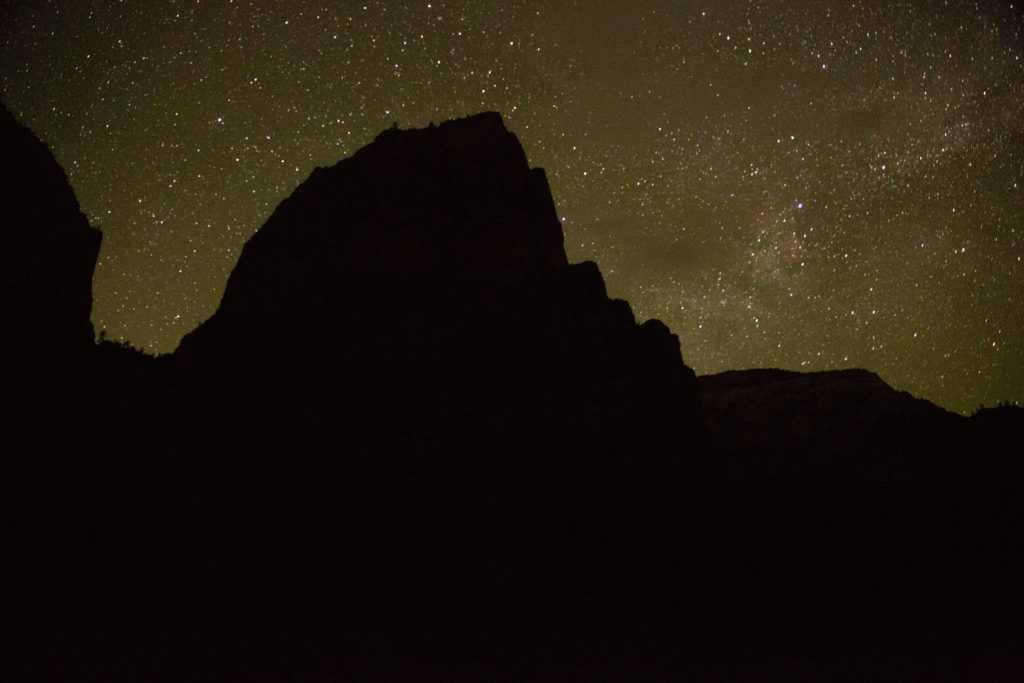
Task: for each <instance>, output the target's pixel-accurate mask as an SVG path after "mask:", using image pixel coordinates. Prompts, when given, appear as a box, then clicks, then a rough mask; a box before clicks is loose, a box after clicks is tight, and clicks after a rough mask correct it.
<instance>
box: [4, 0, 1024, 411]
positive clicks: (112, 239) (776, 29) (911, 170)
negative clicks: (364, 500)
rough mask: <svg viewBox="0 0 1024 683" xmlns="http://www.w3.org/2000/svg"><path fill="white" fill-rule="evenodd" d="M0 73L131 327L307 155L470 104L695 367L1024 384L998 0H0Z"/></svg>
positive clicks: (1023, 88) (112, 323)
mask: <svg viewBox="0 0 1024 683" xmlns="http://www.w3.org/2000/svg"><path fill="white" fill-rule="evenodd" d="M0 97H2V98H3V100H4V101H5V102H6V104H7V105H8V107H9V108H10V109H11V111H12V112H13V113H14V114H15V116H16V117H18V118H19V120H20V121H21V122H22V123H24V124H25V125H27V126H29V127H30V128H32V129H33V130H34V131H35V133H36V134H37V135H38V136H39V137H41V138H42V139H43V140H45V141H46V142H47V143H48V144H49V146H50V147H51V149H52V150H53V151H54V154H55V155H56V157H57V159H58V161H59V162H60V163H61V164H62V165H63V166H64V168H65V169H66V170H67V172H68V175H69V177H70V180H71V183H72V185H73V186H74V188H75V191H76V193H77V195H78V198H79V201H80V203H81V204H82V208H83V210H84V211H85V212H86V214H87V215H88V216H89V219H90V221H91V222H92V223H93V224H94V225H96V226H97V227H99V228H101V229H102V230H103V231H104V242H103V247H102V251H101V254H100V260H99V263H98V265H97V269H96V276H95V280H94V298H95V303H94V307H93V321H94V324H95V326H96V328H97V330H99V329H106V330H107V331H108V334H109V335H110V337H112V338H121V339H129V340H131V341H132V342H134V343H135V344H136V345H139V346H145V347H146V348H148V349H149V350H152V351H158V352H169V351H172V350H173V349H174V347H175V346H176V345H177V343H178V341H179V340H180V338H181V337H182V336H183V335H184V334H185V333H187V332H188V331H190V330H191V329H193V328H194V327H196V325H198V324H199V323H200V322H201V321H202V320H204V319H205V318H207V317H208V316H209V315H211V314H212V313H213V311H214V310H215V309H216V307H217V304H218V302H219V299H220V295H221V293H222V291H223V287H224V284H225V282H226V280H227V277H228V274H229V273H230V271H231V269H232V267H233V266H234V264H235V262H236V260H237V258H238V254H239V251H240V250H241V247H242V245H243V244H244V243H245V241H246V239H248V237H249V236H250V235H251V234H252V233H253V232H254V231H255V230H256V229H257V228H258V227H259V226H260V225H261V224H262V222H263V221H264V220H265V219H266V218H267V217H268V216H269V214H270V212H271V211H273V209H274V207H275V206H276V205H277V203H278V202H280V201H281V200H282V199H284V198H285V197H286V196H288V195H289V194H290V193H291V191H292V190H293V189H294V188H295V186H296V185H298V184H299V183H300V182H301V181H302V180H303V179H304V178H305V177H306V176H307V175H308V174H309V173H310V171H312V169H313V168H314V167H315V166H318V165H320V166H326V165H331V164H333V163H335V162H337V161H338V160H340V159H341V158H343V157H345V156H348V155H350V154H352V153H353V152H355V151H356V150H357V149H358V148H359V147H361V146H363V145H365V144H366V143H368V142H370V141H371V140H372V139H373V138H374V137H375V136H376V134H377V133H378V132H380V131H381V130H383V129H385V128H389V127H390V126H391V125H392V124H393V123H394V122H397V123H398V124H399V126H400V127H403V128H406V127H421V126H425V125H427V124H429V123H430V122H432V121H433V122H439V121H442V120H445V119H448V118H452V117H458V116H464V115H467V114H471V113H475V112H477V111H481V110H497V111H500V112H502V114H503V115H504V117H505V121H506V125H507V126H508V127H509V129H510V130H512V131H513V132H515V133H516V134H517V135H518V136H519V138H520V140H521V141H522V143H523V145H524V147H525V148H526V152H527V155H528V157H529V159H530V161H531V164H532V165H535V166H542V167H544V168H545V169H546V170H547V172H548V177H549V180H550V182H551V186H552V192H553V194H554V196H555V202H556V204H557V206H558V208H559V212H560V214H561V216H562V217H563V226H564V230H565V236H566V250H567V252H568V254H569V257H570V260H572V261H580V260H585V259H592V260H595V261H597V263H598V264H599V265H600V267H601V269H602V272H603V273H604V275H605V278H606V280H607V282H608V286H609V293H610V294H611V295H612V296H616V297H620V298H624V299H627V300H629V301H630V302H631V303H632V304H633V307H634V310H635V311H636V313H637V316H638V318H641V319H645V318H652V317H657V318H660V319H661V320H663V321H664V322H665V323H666V324H668V325H669V327H670V328H671V329H672V330H673V332H675V333H676V334H678V335H679V338H680V342H681V345H682V352H683V357H684V359H685V360H686V362H687V363H688V364H689V365H691V366H692V367H694V368H695V369H696V370H697V371H698V372H699V373H706V372H716V371H720V370H725V369H738V368H747V367H782V368H791V369H798V370H822V369H828V368H840V367H864V368H867V369H869V370H872V371H875V372H877V373H878V374H879V375H880V376H881V377H882V378H883V379H884V380H886V381H887V382H889V383H890V384H892V385H893V386H895V387H896V388H898V389H902V390H906V391H910V392H911V393H913V394H915V395H917V396H921V397H924V398H928V399H930V400H932V401H935V402H936V403H939V404H940V405H942V406H944V407H946V408H949V409H952V410H958V411H962V412H970V411H973V410H974V409H976V408H977V407H978V405H979V404H982V403H984V404H986V405H993V404H995V403H997V402H999V401H1005V400H1015V401H1024V307H1022V295H1024V11H1022V7H1021V6H1020V5H1019V4H1017V3H1014V2H1006V1H1002V2H996V1H986V2H963V1H954V0H949V1H947V2H942V1H936V2H898V1H897V2H881V1H877V0H872V1H870V2H853V1H850V0H847V1H845V2H816V1H815V2H811V1H809V0H790V1H787V2H782V1H780V2H773V1H749V2H729V3H724V2H696V1H689V2H673V1H670V0H640V1H636V2H630V3H597V2H584V1H582V0H580V1H577V2H570V1H566V2H504V3H496V2H484V1H476V2H472V1H468V2H442V1H433V2H423V1H418V2H336V3H312V2H288V3H284V2H281V3H255V2H240V1H236V2H228V1H226V0H225V1H224V2H205V1H190V2H171V1H166V2H160V3H152V2H118V3H72V2H45V3H44V2H38V3H23V2H0Z"/></svg>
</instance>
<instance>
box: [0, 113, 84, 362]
mask: <svg viewBox="0 0 1024 683" xmlns="http://www.w3.org/2000/svg"><path fill="white" fill-rule="evenodd" d="M101 239H102V234H101V233H100V231H99V230H97V229H95V228H93V227H91V226H90V225H89V222H88V220H87V219H86V217H85V215H84V214H83V213H82V212H81V210H80V209H79V207H78V201H77V200H76V199H75V193H74V191H73V190H72V189H71V186H70V185H69V184H68V179H67V176H66V175H65V174H64V171H63V169H61V167H60V166H59V165H58V164H57V162H56V160H55V159H54V158H53V155H52V154H51V153H50V150H49V149H48V148H47V147H46V145H44V144H43V143H42V142H41V141H40V140H39V139H38V138H36V136H35V135H33V133H32V132H31V131H29V130H28V129H27V128H25V127H24V126H22V125H20V124H19V123H18V122H17V121H15V119H14V117H13V116H12V115H11V113H10V112H9V111H8V110H7V108H6V107H4V106H2V105H0V241H2V243H3V248H2V249H0V319H3V321H4V324H5V326H8V327H7V329H9V330H10V331H11V332H10V334H4V335H3V340H2V341H0V344H3V345H4V346H3V348H4V350H7V349H10V350H11V351H14V350H15V349H17V353H25V352H29V353H33V354H54V353H56V354H66V353H70V352H75V351H78V352H81V351H82V350H83V349H85V348H87V347H89V346H90V345H91V344H92V342H93V329H92V323H91V322H90V321H89V314H90V311H91V309H92V275H93V269H94V268H95V266H96V257H97V256H98V254H99V249H100V240H101Z"/></svg>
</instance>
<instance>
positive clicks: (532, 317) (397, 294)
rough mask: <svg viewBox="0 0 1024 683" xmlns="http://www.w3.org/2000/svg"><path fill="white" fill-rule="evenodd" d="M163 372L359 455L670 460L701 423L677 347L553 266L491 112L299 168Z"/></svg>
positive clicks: (530, 183) (537, 198)
mask: <svg viewBox="0 0 1024 683" xmlns="http://www.w3.org/2000/svg"><path fill="white" fill-rule="evenodd" d="M175 358H176V359H177V361H178V362H179V363H181V365H182V367H183V368H184V373H185V374H186V375H189V376H193V377H195V378H196V381H197V382H200V383H212V384H222V385H224V386H234V387H243V386H244V387H246V391H245V392H244V393H243V395H244V396H251V397H258V398H256V399H255V400H257V401H258V402H259V405H254V406H253V410H254V411H255V412H256V413H257V414H265V415H270V414H278V411H282V410H283V411H285V412H287V413H288V414H294V413H295V412H296V411H300V412H301V413H302V414H303V416H304V418H305V419H313V418H314V417H315V416H319V418H318V420H317V421H319V422H320V423H321V424H323V423H328V422H329V423H330V425H331V428H330V429H331V430H332V432H333V433H334V434H335V435H337V436H340V437H341V438H342V439H343V440H348V441H350V442H353V443H354V442H364V443H369V442H371V441H372V442H373V443H374V444H375V447H376V446H377V445H379V444H380V441H381V437H383V438H384V439H385V440H392V441H393V443H394V445H395V446H396V447H399V448H401V449H403V450H408V449H409V447H410V445H411V444H415V448H416V449H428V450H429V449H431V448H434V446H431V444H432V443H434V444H437V445H438V446H439V445H440V444H441V443H448V440H451V439H454V440H455V441H457V442H458V443H460V444H465V443H466V438H467V431H468V432H470V433H472V434H473V437H472V438H473V439H482V441H478V442H477V443H478V445H481V446H482V445H485V444H486V445H487V446H494V445H500V444H506V443H512V442H515V441H521V440H522V439H523V435H524V434H529V435H530V437H529V440H530V442H531V444H532V445H531V446H530V447H531V448H537V447H541V448H544V449H551V448H557V449H562V448H566V447H574V446H573V444H577V445H579V444H583V443H588V444H591V445H597V444H600V446H601V448H603V449H619V450H623V451H625V450H630V451H633V450H636V449H638V448H640V449H648V448H650V447H652V446H654V445H657V446H658V449H659V450H661V451H666V449H667V450H678V448H679V447H683V446H684V444H685V442H686V440H691V441H692V434H693V433H694V428H695V427H696V426H697V424H698V422H699V417H698V409H697V397H696V381H695V377H694V375H693V372H692V371H691V370H690V369H689V368H687V367H686V366H685V365H684V364H683V362H682V359H681V357H680V354H679V344H678V340H677V338H676V337H675V336H674V335H672V334H671V333H670V332H669V331H668V329H667V328H666V327H665V326H664V325H662V324H660V323H658V322H654V321H652V322H648V323H646V324H645V325H637V324H636V321H635V319H634V317H633V313H632V311H631V309H630V307H629V305H628V304H627V303H626V302H624V301H613V300H610V299H609V298H608V297H607V295H606V293H605V288H604V282H603V280H602V278H601V275H600V273H599V272H598V269H597V266H596V265H595V264H593V263H583V264H578V265H569V264H568V262H567V259H566V255H565V251H564V249H563V247H562V232H561V225H560V222H559V220H558V217H557V215H556V212H555V207H554V203H553V200H552V197H551V193H550V190H549V189H548V184H547V181H546V179H545V176H544V172H543V171H542V170H540V169H531V168H530V167H529V165H528V163H527V160H526V156H525V154H524V153H523V150H522V147H521V146H520V144H519V142H518V140H517V139H516V137H515V136H514V135H513V134H512V133H510V132H509V131H507V130H506V128H505V126H504V124H503V122H502V120H501V117H500V116H499V115H498V114H494V113H488V114H479V115H476V116H472V117H469V118H466V119H461V120H457V121H450V122H447V123H443V124H441V125H440V126H431V127H430V128H427V129H423V130H409V131H404V130H389V131H386V132H384V133H382V134H381V135H380V136H379V137H378V138H377V139H376V140H375V141H374V142H373V143H372V144H371V145H369V146H367V147H365V148H363V149H361V150H359V151H358V152H357V153H356V154H355V155H354V156H352V157H351V158H349V159H346V160H344V161H342V162H340V163H339V164H337V165H336V166H333V167H331V168H327V169H317V170H315V171H314V172H313V173H312V175H311V176H310V177H309V178H308V179H307V180H306V181H305V182H304V183H302V184H301V185H300V186H299V187H298V188H297V189H296V190H295V192H294V193H293V194H292V196H291V197H289V198H288V199H286V200H285V201H284V202H282V203H281V205H280V206H279V207H278V208H277V210H276V211H275V212H274V213H273V215H272V216H271V217H270V219H269V220H268V221H267V223H266V224H265V225H264V226H263V227H262V228H260V230H259V231H258V232H257V233H256V234H255V235H254V236H253V237H252V239H251V240H250V241H249V243H248V244H246V246H245V248H244V249H243V251H242V254H241V257H240V259H239V262H238V265H237V267H236V268H235V270H234V271H233V272H232V274H231V277H230V279H229V281H228V284H227V287H226V290H225V293H224V297H223V300H222V302H221V305H220V307H219V309H218V310H217V312H216V313H215V314H214V315H213V317H212V318H210V319H209V320H208V321H206V322H205V323H203V324H202V325H201V326H200V327H199V328H198V329H197V330H195V331H194V332H193V333H191V334H190V335H188V336H187V337H186V338H185V339H184V340H183V341H182V343H181V345H180V347H179V349H178V350H177V351H176V353H175ZM396 415H401V419H400V420H397V422H398V424H395V422H396V420H395V419H394V417H395V416H396ZM349 418H351V419H349ZM439 439H440V440H439ZM449 445H450V444H449ZM445 447H447V446H445Z"/></svg>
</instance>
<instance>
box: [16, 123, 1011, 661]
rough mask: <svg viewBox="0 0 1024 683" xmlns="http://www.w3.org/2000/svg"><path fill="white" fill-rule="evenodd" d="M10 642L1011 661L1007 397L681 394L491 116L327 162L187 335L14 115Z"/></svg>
mask: <svg viewBox="0 0 1024 683" xmlns="http://www.w3.org/2000/svg"><path fill="white" fill-rule="evenodd" d="M0 129H2V130H0V153H2V160H0V173H2V176H3V177H2V178H0V181H2V183H0V192H2V193H3V196H2V197H0V199H2V201H3V206H4V213H3V215H2V216H0V235H2V238H3V240H4V243H5V245H7V246H6V247H5V250H4V252H3V254H2V259H3V260H2V261H0V266H2V272H0V278H2V280H0V284H2V289H0V297H2V298H0V306H2V311H0V314H2V315H3V317H4V319H5V320H12V321H14V322H15V325H14V326H13V327H12V328H11V330H12V332H10V333H8V334H5V335H4V338H3V340H2V342H0V344H2V345H0V352H2V357H0V362H2V364H3V374H2V379H0V381H2V382H3V384H2V385H0V389H2V391H3V396H4V406H5V409H4V415H3V423H2V424H0V430H2V431H0V439H2V441H0V443H2V444H3V460H2V462H3V465H2V466H3V472H2V475H3V479H2V481H3V488H4V490H3V503H2V505H3V511H4V519H5V520H7V522H6V523H5V531H6V532H7V533H8V535H9V540H8V542H7V543H6V544H5V547H6V548H7V549H8V552H7V553H6V556H7V558H8V564H9V565H10V568H11V569H12V571H11V576H12V577H13V578H11V579H9V580H8V582H7V583H6V584H5V591H4V592H5V594H6V597H5V607H4V609H3V619H4V621H5V622H6V623H5V626H6V627H7V629H6V631H7V632H8V633H13V634H14V637H12V638H9V639H5V641H4V642H3V644H2V645H0V648H2V649H0V654H2V657H3V660H4V662H5V664H6V665H8V666H11V667H14V669H15V670H16V671H17V672H18V674H19V678H24V679H42V680H47V679H50V680H92V679H96V680H111V679H132V680H196V679H216V680H227V679H243V680H244V679H248V680H261V679H262V680H282V679H313V680H344V679H350V678H352V679H359V680H365V679H367V678H369V679H374V678H378V679H383V680H395V679H417V680H419V679H437V680H451V679H453V678H454V679H459V678H463V679H499V680H501V679H516V680H519V679H531V680H532V679H559V680H566V679H570V680H571V679H640V680H644V679H668V680H678V679H680V678H682V679H686V678H690V679H694V680H706V679H727V680H759V679H764V680H821V679H842V680H864V679H867V678H875V679H878V678H881V679H889V680H908V679H920V680H950V681H953V680H971V679H973V680H1016V678H1017V676H1018V675H1019V674H1020V672H1021V667H1022V665H1024V661H1022V659H1021V657H1020V655H1019V654H1018V648H1019V646H1020V645H1021V644H1022V642H1024V639H1022V637H1021V636H1022V634H1024V621H1022V618H1021V615H1022V614H1024V600H1022V598H1024V594H1022V589H1021V579H1020V576H1021V572H1020V569H1021V559H1022V548H1021V540H1020V539H1021V535H1020V529H1021V523H1022V522H1024V515H1022V512H1024V503H1022V496H1021V492H1022V491H1024V488H1022V484H1024V471H1022V459H1021V458H1020V456H1019V453H1018V451H1019V443H1020V440H1021V436H1022V434H1024V429H1022V419H1021V411H1020V410H1019V409H1017V408H1013V407H1001V408H995V409H989V410H984V411H981V412H979V413H978V414H977V415H975V416H973V417H971V418H964V417H960V416H957V415H952V414H950V413H947V412H945V411H943V410H941V409H940V408H938V407H936V406H934V405H932V404H930V403H927V402H925V401H920V400H918V399H914V398H913V397H911V396H909V395H907V394H903V393H899V392H896V391H894V390H893V389H891V388H890V387H888V386H887V385H885V384H884V383H883V382H882V381H881V380H879V379H878V378H877V377H875V376H874V375H872V374H870V373H867V372H864V371H858V370H851V371H840V372H830V373H816V374H815V373H812V374H798V373H789V372H783V371H746V372H734V373H724V374H722V375H715V376H710V377H701V378H697V377H696V376H695V375H694V373H693V371H692V370H691V369H690V368H689V367H687V366H686V365H685V364H684V362H683V360H682V357H681V355H680V349H679V343H678V340H677V338H676V337H675V336H674V335H673V334H671V332H670V331H669V330H668V329H667V328H666V327H665V326H664V325H662V324H661V323H660V322H658V321H648V322H646V323H644V324H642V325H638V324H637V323H636V321H635V319H634V317H633V313H632V311H631V309H630V307H629V304H627V303H626V302H624V301H618V300H612V299H609V298H608V296H607V294H606V293H605V289H604V283H603V280H602V277H601V274H600V272H599V271H598V268H597V266H596V265H595V264H593V263H581V264H569V263H568V262H567V260H566V256H565V252H564V250H563V248H562V233H561V227H560V224H559V221H558V218H557V215H556V211H555V207H554V204H553V202H552V199H551V195H550V192H549V190H548V186H547V181H546V179H545V177H544V173H543V171H541V170H539V169H531V168H530V167H529V165H528V163H527V160H526V158H525V156H524V154H523V151H522V149H521V147H520V146H519V143H518V141H517V140H516V138H515V136H513V135H512V134H511V133H509V132H508V131H507V130H506V129H505V127H504V124H503V123H502V120H501V118H500V117H499V116H498V115H497V114H481V115H478V116H474V117H470V118H468V119H462V120H459V121H453V122H448V123H445V124H442V125H440V126H437V127H433V126H432V127H430V128H428V129H424V130H413V131H387V132H385V133H382V134H381V135H380V136H379V137H378V139H377V140H376V141H375V142H374V143H373V144H371V145H369V146H368V147H366V148H364V149H362V150H360V151H359V152H357V153H356V154H355V155H354V156H353V157H351V158H349V159H346V160H344V161H342V162H340V163H339V164H337V165H336V166H334V167H331V168H327V169H317V170H316V171H314V172H313V174H312V175H311V176H310V177H309V178H308V179H307V180H306V181H305V182H304V183H303V184H302V185H300V186H299V187H298V188H297V189H296V190H295V192H294V193H293V195H292V196H291V197H289V198H288V199H286V200H285V201H284V202H282V203H281V205H280V206H279V207H278V208H277V210H276V211H275V212H274V214H273V215H272V216H271V218H270V219H269V220H268V221H267V223H266V224H265V225H264V226H263V227H262V228H261V229H260V230H259V231H258V232H257V233H256V234H255V235H254V236H253V238H252V239H251V240H250V241H249V243H248V244H247V245H246V247H245V249H244V250H243V252H242V255H241V257H240V259H239V262H238V265H237V267H236V268H235V270H234V271H233V273H232V275H231V277H230V279H229V281H228V284H227V287H226V291H225V294H224V298H223V300H222V302H221V305H220V308H219V309H218V311H217V312H216V313H215V314H214V315H213V316H212V317H211V318H210V319H209V320H208V321H207V322H205V323H203V324H202V325H201V326H200V327H199V328H197V329H196V330H195V331H193V332H192V333H191V334H189V335H188V336H186V338H185V339H184V340H183V341H182V343H181V346H180V347H179V349H178V350H177V351H176V352H175V353H174V354H171V355H167V356H162V357H159V358H153V357H150V356H147V355H144V354H141V353H139V352H137V351H135V350H134V349H133V348H131V347H130V345H128V344H123V343H114V342H109V341H101V342H100V343H94V341H93V334H92V330H91V325H90V323H89V309H90V306H91V276H92V269H93V267H94V265H95V259H96V254H97V251H98V246H99V239H100V235H99V232H98V231H96V230H95V229H94V228H92V227H90V226H89V224H88V222H87V221H86V219H85V217H84V216H83V215H82V214H81V212H80V211H79V209H78V205H77V202H76V201H75V199H74V194H73V192H72V191H71V188H70V187H69V186H68V184H67V180H66V177H65V176H64V174H63V172H62V171H61V170H60V168H59V167H58V166H57V165H56V163H55V162H54V161H53V158H52V156H51V155H50V154H49V152H48V151H47V150H46V148H45V146H44V145H43V144H42V143H40V142H39V141H38V140H36V139H35V138H34V136H32V135H31V133H29V132H28V131H27V130H26V129H24V128H22V127H20V126H19V125H18V124H17V123H16V122H15V121H14V120H13V118H11V117H10V115H9V114H8V113H7V112H6V111H3V112H0Z"/></svg>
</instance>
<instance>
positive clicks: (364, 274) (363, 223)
mask: <svg viewBox="0 0 1024 683" xmlns="http://www.w3.org/2000/svg"><path fill="white" fill-rule="evenodd" d="M566 263H567V262H566V257H565V252H564V250H563V248H562V232H561V225H560V224H559V221H558V218H557V215H556V213H555V207H554V203H553V201H552V199H551V194H550V190H549V189H548V185H547V180H546V178H545V176H544V172H543V171H542V170H540V169H533V170H531V169H530V168H529V166H528V164H527V161H526V156H525V154H524V153H523V150H522V147H521V146H520V145H519V142H518V140H517V139H516V137H515V136H514V135H513V134H512V133H510V132H508V131H507V130H506V128H505V126H504V124H503V122H502V120H501V117H500V116H499V115H498V114H495V113H486V114H479V115H476V116H472V117H469V118H465V119H460V120H457V121H449V122H446V123H443V124H441V125H440V126H431V127H430V128H426V129H422V130H409V131H405V130H394V129H393V130H388V131H385V132H384V133H381V134H380V135H379V136H378V137H377V139H376V140H375V141H374V142H373V143H372V144H370V145H368V146H367V147H365V148H363V149H361V150H359V151H358V152H357V153H356V154H355V155H353V156H352V157H351V158H349V159H345V160H343V161H341V162H340V163H338V164H336V165H335V166H332V167H330V168H326V169H325V168H317V169H316V170H314V171H313V173H312V174H311V175H310V176H309V178H308V179H307V180H306V181H305V182H303V183H302V184H301V185H300V186H299V187H298V188H297V189H296V190H295V192H294V193H293V194H292V195H291V196H290V197H289V198H287V199H286V200H285V201H283V202H282V203H281V204H280V206H278V208H277V209H276V210H275V211H274V213H273V215H272V216H271V217H270V219H269V220H268V221H267V223H266V224H265V225H264V226H263V227H261V228H260V230H259V231H258V232H257V233H256V234H255V235H254V236H253V237H252V239H251V240H250V241H249V243H247V244H246V246H245V248H244V249H243V251H242V255H241V257H240V259H239V262H238V265H237V267H236V268H235V270H234V271H233V272H232V274H231V277H230V279H229V280H228V284H227V287H226V289H225V293H224V298H223V300H222V302H221V305H220V309H219V310H218V313H217V316H216V317H232V318H240V317H244V316H257V317H258V316H262V315H266V314H270V312H271V311H274V310H277V311H281V310H282V309H291V308H292V307H294V306H295V305H296V304H298V303H299V302H297V301H296V300H295V299H296V298H298V297H301V298H303V299H309V300H310V303H311V304H313V306H314V308H317V309H318V310H317V311H316V313H317V314H318V315H319V314H323V313H326V312H328V311H327V310H325V309H330V310H338V306H339V305H344V304H345V302H343V301H341V300H340V297H341V294H342V290H344V289H350V288H353V287H356V288H359V289H369V288H387V289H394V288H396V287H401V286H402V285H403V284H407V283H415V286H416V287H422V286H424V285H430V284H439V283H441V282H446V283H449V284H451V285H458V286H459V287H465V286H474V287H492V288H499V289H500V288H508V287H521V286H528V285H530V284H533V283H537V282H540V281H550V280H551V279H552V278H553V277H554V276H555V274H556V273H557V272H559V271H560V270H561V269H564V268H565V266H566ZM341 298H343V297H341ZM311 312H312V311H311ZM190 343H191V340H189V341H186V342H183V344H182V347H183V348H185V349H187V348H188V347H189V345H190Z"/></svg>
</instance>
